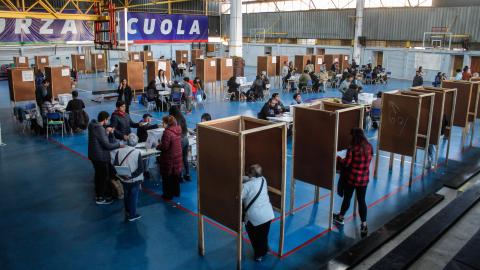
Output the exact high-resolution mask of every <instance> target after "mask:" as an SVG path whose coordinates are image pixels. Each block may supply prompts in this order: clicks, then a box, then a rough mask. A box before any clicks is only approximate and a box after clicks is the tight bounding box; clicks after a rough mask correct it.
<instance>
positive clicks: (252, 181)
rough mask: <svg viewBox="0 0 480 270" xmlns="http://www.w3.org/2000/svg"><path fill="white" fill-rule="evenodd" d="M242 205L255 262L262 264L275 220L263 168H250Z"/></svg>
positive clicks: (255, 165) (244, 183)
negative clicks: (273, 220) (271, 226)
mask: <svg viewBox="0 0 480 270" xmlns="http://www.w3.org/2000/svg"><path fill="white" fill-rule="evenodd" d="M242 204H243V208H242V209H243V211H244V214H245V220H244V221H245V227H246V229H247V233H248V238H250V241H251V243H252V247H253V250H254V253H255V260H256V261H258V262H260V261H262V260H263V257H264V256H265V255H267V252H268V232H269V231H270V223H271V222H272V219H273V218H274V215H273V208H272V204H271V203H270V199H269V197H268V184H267V180H266V179H265V177H263V176H262V167H260V165H258V164H254V165H252V166H250V167H249V168H248V171H247V176H246V177H244V181H243V187H242Z"/></svg>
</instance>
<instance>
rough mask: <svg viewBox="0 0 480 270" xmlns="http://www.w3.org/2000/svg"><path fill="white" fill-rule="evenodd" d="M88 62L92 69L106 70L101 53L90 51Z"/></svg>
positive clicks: (103, 56)
mask: <svg viewBox="0 0 480 270" xmlns="http://www.w3.org/2000/svg"><path fill="white" fill-rule="evenodd" d="M90 57H91V59H90V63H91V65H92V70H93V71H106V70H107V66H106V64H105V55H104V54H103V53H92V54H91V56H90Z"/></svg>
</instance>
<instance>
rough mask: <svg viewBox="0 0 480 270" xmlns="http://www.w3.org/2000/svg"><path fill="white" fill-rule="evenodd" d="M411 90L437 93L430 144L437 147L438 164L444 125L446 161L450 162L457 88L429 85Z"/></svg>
mask: <svg viewBox="0 0 480 270" xmlns="http://www.w3.org/2000/svg"><path fill="white" fill-rule="evenodd" d="M410 90H411V91H414V92H420V93H433V94H435V100H434V102H433V114H432V127H431V132H430V144H433V145H435V146H436V147H437V151H435V164H438V153H439V152H440V151H438V150H439V147H440V138H441V137H442V125H444V127H443V133H444V134H443V135H444V136H445V138H446V139H447V140H448V143H447V153H446V156H445V163H446V164H447V163H448V156H449V153H450V142H451V136H450V134H451V131H452V123H453V117H454V114H455V104H456V99H457V89H451V88H440V87H428V86H418V87H412V88H410Z"/></svg>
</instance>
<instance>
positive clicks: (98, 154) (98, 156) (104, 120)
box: [88, 111, 122, 204]
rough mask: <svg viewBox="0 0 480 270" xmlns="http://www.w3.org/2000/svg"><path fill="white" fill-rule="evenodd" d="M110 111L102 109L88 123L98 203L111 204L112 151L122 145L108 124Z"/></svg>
mask: <svg viewBox="0 0 480 270" xmlns="http://www.w3.org/2000/svg"><path fill="white" fill-rule="evenodd" d="M109 117H110V115H109V114H108V112H105V111H102V112H100V113H99V114H98V117H97V119H96V120H95V119H92V121H91V122H90V124H89V125H88V159H90V161H91V162H92V164H93V169H94V170H95V195H96V199H95V202H96V204H111V203H112V202H113V200H112V188H111V183H110V166H111V165H110V151H112V150H115V149H118V148H120V147H122V146H121V145H120V144H119V143H118V142H115V140H114V139H113V128H111V127H107V128H105V126H106V125H107V124H108V118H109Z"/></svg>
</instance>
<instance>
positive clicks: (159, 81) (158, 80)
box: [155, 69, 168, 91]
mask: <svg viewBox="0 0 480 270" xmlns="http://www.w3.org/2000/svg"><path fill="white" fill-rule="evenodd" d="M167 84H168V81H167V76H165V71H164V70H163V69H160V70H159V71H158V76H156V77H155V88H156V89H157V90H158V91H161V90H165V87H166V85H167Z"/></svg>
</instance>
